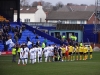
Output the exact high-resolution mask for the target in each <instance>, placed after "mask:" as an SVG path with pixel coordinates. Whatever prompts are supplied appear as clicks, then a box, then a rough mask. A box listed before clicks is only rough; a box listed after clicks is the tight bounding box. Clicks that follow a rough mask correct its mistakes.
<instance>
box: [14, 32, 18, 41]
mask: <svg viewBox="0 0 100 75" xmlns="http://www.w3.org/2000/svg"><path fill="white" fill-rule="evenodd" d="M14 39H15V42H18V36H17V32H15V34H14Z"/></svg>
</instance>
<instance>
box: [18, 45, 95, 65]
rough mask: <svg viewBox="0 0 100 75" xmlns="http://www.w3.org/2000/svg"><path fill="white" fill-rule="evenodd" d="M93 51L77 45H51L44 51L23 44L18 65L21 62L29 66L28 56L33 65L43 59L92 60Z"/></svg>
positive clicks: (47, 60) (51, 60)
mask: <svg viewBox="0 0 100 75" xmlns="http://www.w3.org/2000/svg"><path fill="white" fill-rule="evenodd" d="M92 51H93V49H92V47H91V46H88V47H86V46H84V45H82V46H78V45H77V44H76V45H75V46H72V45H71V44H70V45H68V46H66V45H63V46H56V45H51V46H50V45H49V46H47V47H45V48H44V49H42V47H37V46H33V47H32V48H30V49H29V48H28V47H27V46H26V45H25V44H23V45H22V46H21V48H20V52H19V53H18V54H19V59H18V64H20V63H21V61H22V64H23V65H25V64H27V62H28V56H29V58H30V63H32V64H34V63H36V62H38V63H39V62H42V60H43V59H42V58H44V61H45V62H53V61H74V60H87V59H88V58H90V59H91V58H92ZM88 55H89V57H88Z"/></svg>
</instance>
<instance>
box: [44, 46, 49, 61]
mask: <svg viewBox="0 0 100 75" xmlns="http://www.w3.org/2000/svg"><path fill="white" fill-rule="evenodd" d="M43 52H44V57H45V62H47V59H48V54H49V51H48V47H45V48H44V50H43Z"/></svg>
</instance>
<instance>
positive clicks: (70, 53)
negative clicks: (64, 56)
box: [68, 45, 73, 61]
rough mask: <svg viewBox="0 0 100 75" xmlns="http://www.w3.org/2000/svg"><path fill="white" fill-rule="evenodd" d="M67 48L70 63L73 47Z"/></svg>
mask: <svg viewBox="0 0 100 75" xmlns="http://www.w3.org/2000/svg"><path fill="white" fill-rule="evenodd" d="M68 48H69V55H68V61H70V60H71V61H72V52H73V46H72V45H68Z"/></svg>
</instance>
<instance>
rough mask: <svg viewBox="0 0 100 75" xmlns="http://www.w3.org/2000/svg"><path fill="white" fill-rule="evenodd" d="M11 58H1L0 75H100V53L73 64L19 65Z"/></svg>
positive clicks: (43, 63)
mask: <svg viewBox="0 0 100 75" xmlns="http://www.w3.org/2000/svg"><path fill="white" fill-rule="evenodd" d="M11 58H12V57H11V56H0V75H100V52H94V53H93V59H91V60H86V61H72V62H48V63H45V62H42V63H36V64H28V65H26V66H22V65H17V63H12V62H11Z"/></svg>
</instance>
